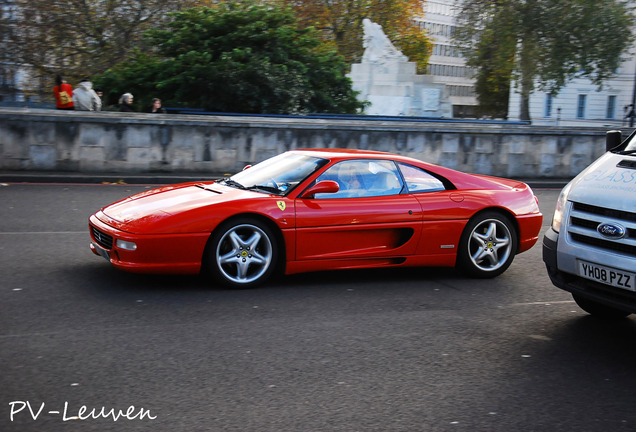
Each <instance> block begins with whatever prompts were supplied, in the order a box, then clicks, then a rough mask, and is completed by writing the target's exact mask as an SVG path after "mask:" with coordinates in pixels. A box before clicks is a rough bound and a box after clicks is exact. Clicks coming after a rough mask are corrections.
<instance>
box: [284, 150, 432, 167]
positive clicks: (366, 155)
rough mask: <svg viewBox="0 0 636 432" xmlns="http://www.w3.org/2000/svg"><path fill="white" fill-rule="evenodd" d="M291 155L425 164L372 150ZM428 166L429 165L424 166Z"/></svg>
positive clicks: (304, 152) (314, 151)
mask: <svg viewBox="0 0 636 432" xmlns="http://www.w3.org/2000/svg"><path fill="white" fill-rule="evenodd" d="M291 152H293V153H302V154H309V155H311V156H315V157H320V158H325V159H331V160H345V159H378V158H382V159H393V160H397V161H403V162H408V163H417V164H426V163H425V162H423V161H420V160H417V159H413V158H410V157H407V156H401V155H397V154H395V153H388V152H380V151H374V150H360V149H296V150H291ZM426 165H430V164H426Z"/></svg>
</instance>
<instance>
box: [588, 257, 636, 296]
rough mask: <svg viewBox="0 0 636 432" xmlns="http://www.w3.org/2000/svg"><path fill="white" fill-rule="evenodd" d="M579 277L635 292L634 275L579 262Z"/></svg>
mask: <svg viewBox="0 0 636 432" xmlns="http://www.w3.org/2000/svg"><path fill="white" fill-rule="evenodd" d="M579 276H582V277H584V278H586V279H591V280H593V281H596V282H600V283H604V284H606V285H611V286H613V287H616V288H621V289H626V290H630V291H636V288H634V277H635V276H634V273H629V272H625V271H622V270H617V269H615V268H611V267H605V266H602V265H598V264H592V263H590V262H587V261H581V260H579Z"/></svg>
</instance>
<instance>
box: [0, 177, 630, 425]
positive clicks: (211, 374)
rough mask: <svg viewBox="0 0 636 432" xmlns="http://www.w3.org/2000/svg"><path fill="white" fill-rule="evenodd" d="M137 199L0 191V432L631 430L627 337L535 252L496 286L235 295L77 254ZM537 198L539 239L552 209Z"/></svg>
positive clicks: (410, 282)
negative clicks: (122, 201) (93, 230)
mask: <svg viewBox="0 0 636 432" xmlns="http://www.w3.org/2000/svg"><path fill="white" fill-rule="evenodd" d="M143 189H144V186H126V185H124V186H114V185H104V186H102V185H35V184H32V185H18V184H9V185H5V186H1V187H0V203H1V205H0V269H1V271H2V273H1V278H0V281H1V282H0V361H1V364H2V372H1V375H0V376H1V377H0V407H1V409H0V431H19V432H28V431H40V432H41V431H82V432H85V431H240V432H250V431H255V432H267V431H275V432H286V431H291V432H296V431H297V432H311V431H345V432H353V431H361V432H369V431H378V432H391V431H409V432H420V431H421V432H428V431H488V432H499V431H501V432H509V431H549V432H556V431H583V432H584V431H603V432H606V431H635V430H636V410H635V409H634V406H635V401H636V397H635V396H634V388H635V387H636V374H635V373H634V369H635V368H636V346H635V341H636V338H635V336H636V318H634V317H630V318H628V319H626V320H623V321H620V322H617V323H604V322H601V321H598V320H596V319H594V318H592V317H590V316H588V315H586V314H585V313H584V312H582V311H581V310H580V309H578V307H577V306H576V305H575V304H574V303H573V302H572V300H571V297H570V296H569V294H567V293H565V292H562V291H560V290H558V289H556V288H554V287H553V286H552V285H551V284H550V282H549V279H548V277H547V275H546V273H545V269H544V266H543V263H542V261H541V247H540V244H537V245H536V246H535V247H534V248H533V249H532V250H530V251H529V252H526V253H524V254H522V255H519V256H518V257H517V258H516V259H515V261H514V263H513V265H512V266H511V268H510V269H509V270H508V271H507V272H506V273H504V274H503V275H502V276H500V277H498V278H496V279H493V280H470V279H466V278H464V277H462V276H461V275H459V274H457V273H456V272H454V271H453V270H451V269H408V270H399V271H395V270H391V271H387V270H377V271H350V272H328V273H312V274H304V275H294V276H289V277H284V278H282V279H280V280H277V281H274V282H273V283H270V284H268V285H267V286H265V287H262V288H259V289H254V290H245V291H229V290H222V289H218V288H214V287H212V286H209V285H208V284H207V283H206V281H205V280H203V279H201V278H198V277H165V276H163V277H158V276H144V275H132V274H127V273H123V272H119V271H116V270H115V269H113V268H111V267H110V266H109V265H108V264H107V263H106V261H105V260H103V259H101V258H99V257H97V256H95V255H93V254H92V253H90V251H89V249H88V241H89V237H88V231H87V217H88V216H89V214H91V213H92V212H94V211H95V210H97V209H98V208H100V207H102V206H103V205H105V204H107V203H109V202H112V201H114V200H116V199H118V198H120V197H123V196H126V195H129V194H131V193H133V192H137V191H140V190H143ZM535 192H536V193H537V195H538V196H539V199H540V205H541V208H542V211H543V212H544V215H545V220H544V229H545V227H547V225H548V224H549V223H550V220H551V215H552V211H553V207H554V203H555V202H556V198H557V195H558V191H557V190H547V189H545V190H535ZM77 417H80V418H82V420H78V419H77ZM115 419H117V420H115Z"/></svg>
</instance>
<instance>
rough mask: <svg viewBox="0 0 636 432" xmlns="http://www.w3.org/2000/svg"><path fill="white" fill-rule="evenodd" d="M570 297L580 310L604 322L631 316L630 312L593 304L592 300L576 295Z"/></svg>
mask: <svg viewBox="0 0 636 432" xmlns="http://www.w3.org/2000/svg"><path fill="white" fill-rule="evenodd" d="M572 297H573V298H574V301H575V302H576V304H577V305H579V307H580V308H581V309H583V310H584V311H585V312H587V313H589V314H590V315H592V316H594V317H596V318H601V319H605V320H619V319H623V318H625V317H627V316H629V315H631V312H627V311H624V310H621V309H616V308H613V307H611V306H607V305H604V304H602V303H598V302H595V301H594V300H590V299H588V298H585V297H581V296H578V295H576V294H572Z"/></svg>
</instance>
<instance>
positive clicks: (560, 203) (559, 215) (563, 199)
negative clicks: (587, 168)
mask: <svg viewBox="0 0 636 432" xmlns="http://www.w3.org/2000/svg"><path fill="white" fill-rule="evenodd" d="M570 189H571V183H568V184H567V186H565V187H564V188H563V190H562V191H561V193H560V194H559V199H558V200H557V203H556V208H555V209H554V217H553V218H552V229H553V230H554V231H556V232H560V231H561V223H563V212H564V211H565V205H566V204H567V202H568V195H569V194H570Z"/></svg>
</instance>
